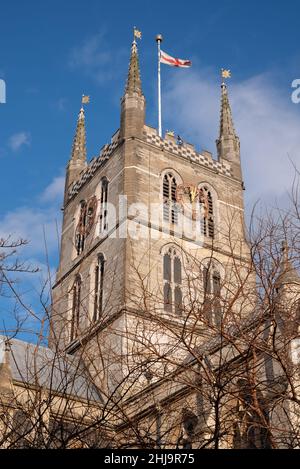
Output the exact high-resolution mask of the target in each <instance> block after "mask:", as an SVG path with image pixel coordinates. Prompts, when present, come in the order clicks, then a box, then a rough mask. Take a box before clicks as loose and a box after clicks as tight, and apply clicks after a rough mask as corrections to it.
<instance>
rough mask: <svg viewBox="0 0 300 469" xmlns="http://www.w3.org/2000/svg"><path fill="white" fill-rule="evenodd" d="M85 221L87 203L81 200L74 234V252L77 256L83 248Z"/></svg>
mask: <svg viewBox="0 0 300 469" xmlns="http://www.w3.org/2000/svg"><path fill="white" fill-rule="evenodd" d="M86 223H87V203H86V201H85V200H82V201H81V202H80V213H79V222H78V225H77V228H76V235H75V244H76V252H77V255H78V256H79V254H81V253H82V251H83V250H84V245H85V235H86Z"/></svg>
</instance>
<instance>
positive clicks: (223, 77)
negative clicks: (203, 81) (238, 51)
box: [221, 68, 231, 83]
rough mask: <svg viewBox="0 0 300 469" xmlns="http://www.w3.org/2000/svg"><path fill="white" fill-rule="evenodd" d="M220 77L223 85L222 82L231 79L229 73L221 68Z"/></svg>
mask: <svg viewBox="0 0 300 469" xmlns="http://www.w3.org/2000/svg"><path fill="white" fill-rule="evenodd" d="M221 77H222V79H223V83H225V82H224V80H226V79H227V78H231V71H230V70H227V69H225V68H221Z"/></svg>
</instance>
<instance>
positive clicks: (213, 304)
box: [50, 41, 253, 389]
mask: <svg viewBox="0 0 300 469" xmlns="http://www.w3.org/2000/svg"><path fill="white" fill-rule="evenodd" d="M217 153H218V158H217V160H216V159H213V157H212V155H211V154H210V153H209V152H206V151H202V152H201V153H198V152H197V151H196V150H195V148H194V146H193V145H191V144H188V143H185V142H177V141H176V139H175V138H174V136H172V135H171V134H167V135H166V136H165V138H160V137H159V136H158V133H157V130H156V129H154V128H152V127H149V126H147V125H146V124H145V97H144V95H143V92H142V84H141V77H140V70H139V61H138V51H137V45H136V42H135V41H134V42H133V44H132V48H131V57H130V64H129V71H128V78H127V82H126V87H125V92H124V96H123V98H122V99H121V120H120V129H119V130H117V132H115V134H114V135H113V137H112V139H111V141H110V143H109V144H106V145H104V146H103V147H102V149H101V151H100V154H99V155H98V156H97V157H95V158H93V159H92V160H91V161H89V162H87V155H86V135H85V115H84V110H83V109H81V110H80V113H79V117H78V123H77V129H76V134H75V137H74V144H73V150H72V154H71V158H70V161H69V163H68V165H67V170H66V185H65V197H64V208H63V226H62V235H61V252H60V262H59V268H58V271H57V277H56V283H55V285H54V287H53V305H52V313H51V330H50V344H52V346H55V345H56V344H58V346H59V348H60V349H64V350H66V351H67V352H68V353H77V354H81V353H82V354H83V355H84V357H85V360H86V361H87V362H88V366H89V370H90V372H91V374H94V375H95V376H96V377H97V379H99V382H100V383H101V386H102V387H106V388H107V389H110V388H111V387H114V386H116V385H117V384H118V383H119V382H120V380H122V379H123V377H124V376H125V375H126V374H127V375H130V374H131V375H134V373H130V367H133V366H137V365H138V364H143V363H144V364H145V366H147V364H149V362H151V360H152V361H153V363H154V362H155V359H154V356H153V353H154V352H153V346H154V345H155V344H157V343H159V344H160V345H161V344H162V343H163V342H164V341H163V339H162V337H164V335H165V332H164V331H163V327H162V326H161V324H162V321H167V323H168V324H171V325H172V328H173V330H179V331H180V328H182V324H183V323H184V322H186V317H187V315H189V316H190V317H192V315H194V316H195V315H197V318H199V317H200V316H201V315H200V313H199V311H200V306H199V305H201V308H202V310H203V311H204V312H203V320H204V324H210V325H213V326H214V327H218V326H220V324H221V323H222V320H223V317H222V308H223V306H222V304H221V291H222V292H224V293H222V298H225V297H226V301H229V298H230V297H231V296H234V295H235V294H236V291H237V290H238V287H239V285H238V282H240V276H241V275H243V273H242V274H241V272H244V275H245V278H246V277H247V272H248V271H247V269H248V266H249V264H250V255H249V249H248V246H247V242H246V238H245V232H244V205H243V181H242V172H241V162H240V145H239V139H238V137H237V135H236V132H235V129H234V126H233V121H232V115H231V109H230V104H229V99H228V91H227V86H226V84H224V83H223V84H222V86H221V118H220V131H219V136H218V139H217ZM236 266H238V269H237V267H236ZM237 270H238V272H239V274H237ZM238 277H239V279H238ZM191 279H192V282H191ZM252 281H253V279H251V278H248V277H247V282H245V285H244V291H245V288H246V287H247V286H248V287H249V291H251V288H252V287H253V283H252ZM211 295H214V298H217V299H218V301H207V299H208V300H209V299H210V297H211ZM222 301H223V300H222ZM224 301H225V300H224ZM249 303H250V300H249ZM235 304H236V306H235V308H236V310H235V314H237V315H238V316H239V317H241V316H243V315H245V314H246V313H247V310H248V309H247V308H248V306H249V309H250V307H252V306H253V305H250V304H249V305H248V306H247V305H246V306H245V302H244V303H243V304H242V302H241V304H240V309H239V307H238V305H239V303H238V301H237V302H236V303H235ZM195 305H196V306H195ZM206 306H207V310H205V307H206ZM201 314H202V313H201ZM232 314H233V313H232ZM208 316H209V317H208ZM205 321H206V322H205ZM155 324H156V326H155ZM158 326H159V327H158ZM155 327H156V329H155ZM170 341H171V342H172V339H170V338H169V342H168V344H169V345H170ZM153 344H154V345H153ZM83 350H84V352H83ZM155 370H156V372H157V373H163V371H162V370H161V369H159V366H157V367H155V366H154V368H153V370H152V372H155ZM141 385H143V383H141Z"/></svg>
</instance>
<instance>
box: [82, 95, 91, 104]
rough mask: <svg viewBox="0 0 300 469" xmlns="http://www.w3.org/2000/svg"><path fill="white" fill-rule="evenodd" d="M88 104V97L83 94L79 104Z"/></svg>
mask: <svg viewBox="0 0 300 469" xmlns="http://www.w3.org/2000/svg"><path fill="white" fill-rule="evenodd" d="M89 102H90V97H89V96H86V95H85V94H83V95H82V98H81V103H82V104H89Z"/></svg>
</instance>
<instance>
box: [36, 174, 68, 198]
mask: <svg viewBox="0 0 300 469" xmlns="http://www.w3.org/2000/svg"><path fill="white" fill-rule="evenodd" d="M64 187H65V178H64V176H57V177H55V178H54V179H53V181H52V182H51V183H50V184H49V186H47V187H46V189H45V190H44V192H43V193H42V195H41V201H42V202H54V201H58V202H62V199H63V194H64Z"/></svg>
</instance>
